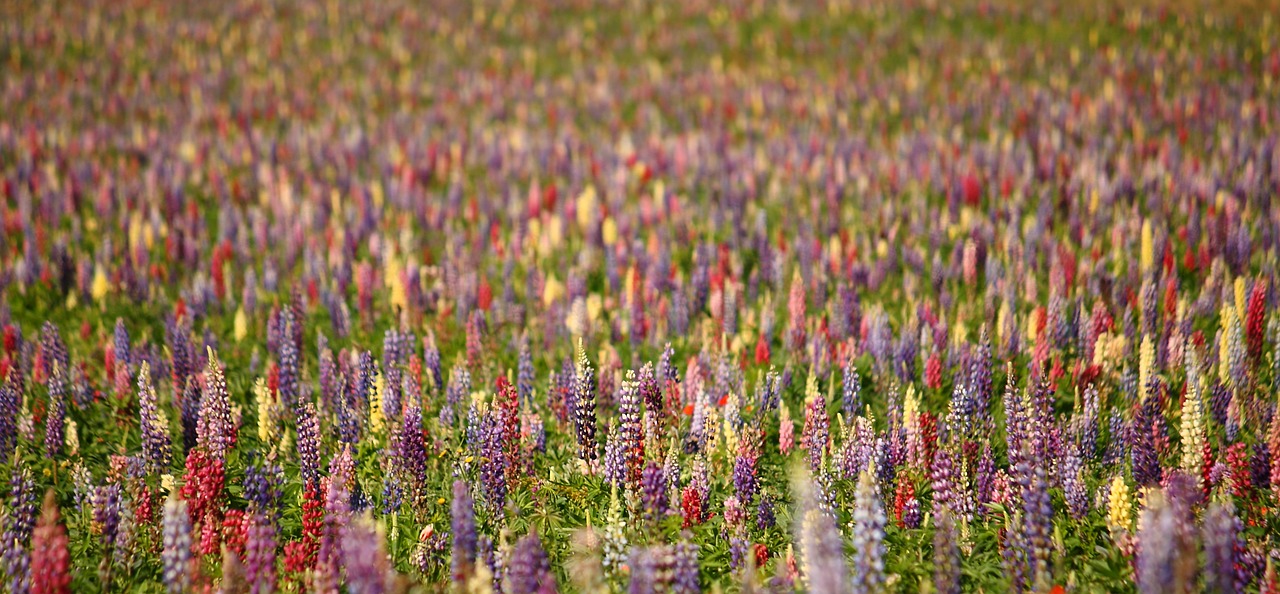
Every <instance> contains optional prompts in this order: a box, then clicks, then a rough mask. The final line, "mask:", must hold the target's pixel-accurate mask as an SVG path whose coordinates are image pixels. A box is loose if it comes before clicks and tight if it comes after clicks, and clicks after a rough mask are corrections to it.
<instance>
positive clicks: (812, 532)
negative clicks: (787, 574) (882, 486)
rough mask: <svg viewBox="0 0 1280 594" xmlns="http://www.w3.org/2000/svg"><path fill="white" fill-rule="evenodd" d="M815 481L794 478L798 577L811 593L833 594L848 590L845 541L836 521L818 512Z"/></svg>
mask: <svg viewBox="0 0 1280 594" xmlns="http://www.w3.org/2000/svg"><path fill="white" fill-rule="evenodd" d="M815 482H816V481H813V480H811V479H808V478H807V477H804V476H802V475H800V474H797V475H796V476H793V478H792V481H791V483H792V488H793V489H794V490H795V491H796V492H797V493H798V501H799V503H798V505H797V509H796V514H797V515H798V516H799V521H798V522H796V528H797V533H796V542H797V544H799V549H800V561H801V567H802V569H801V575H802V576H803V579H804V582H805V585H806V587H807V588H808V590H809V591H810V592H815V593H820V594H836V593H840V592H846V591H848V584H849V568H848V566H847V565H846V564H845V559H844V542H843V538H842V537H841V536H840V532H839V530H837V529H836V524H835V520H834V519H833V518H832V517H831V515H830V514H829V513H827V512H825V511H823V510H822V509H821V507H819V506H820V500H819V499H818V494H817V493H815V489H816V488H818V485H816V484H814V483H815Z"/></svg>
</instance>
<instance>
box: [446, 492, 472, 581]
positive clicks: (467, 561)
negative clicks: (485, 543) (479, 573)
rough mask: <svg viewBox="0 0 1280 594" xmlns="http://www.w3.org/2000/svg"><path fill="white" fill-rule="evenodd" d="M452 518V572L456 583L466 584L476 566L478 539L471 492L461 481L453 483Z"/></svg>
mask: <svg viewBox="0 0 1280 594" xmlns="http://www.w3.org/2000/svg"><path fill="white" fill-rule="evenodd" d="M452 516H453V520H452V528H453V558H452V559H453V560H452V562H451V569H450V571H451V573H452V575H453V581H454V582H455V583H459V582H466V580H467V578H469V577H470V576H471V572H472V568H473V567H474V566H475V561H476V550H477V544H478V538H477V536H476V519H475V509H474V508H473V506H472V503H471V490H470V489H468V488H467V483H465V482H463V481H460V480H458V481H454V482H453V504H452Z"/></svg>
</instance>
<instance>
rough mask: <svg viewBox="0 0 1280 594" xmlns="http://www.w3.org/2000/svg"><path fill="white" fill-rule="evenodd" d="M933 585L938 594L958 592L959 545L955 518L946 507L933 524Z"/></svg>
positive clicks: (955, 593)
mask: <svg viewBox="0 0 1280 594" xmlns="http://www.w3.org/2000/svg"><path fill="white" fill-rule="evenodd" d="M933 587H934V589H935V590H936V591H937V592H938V593H939V594H958V593H959V592H960V546H959V543H958V542H957V539H956V525H955V520H953V519H952V516H951V513H950V512H949V511H948V510H947V509H946V508H943V509H942V510H941V511H939V512H938V514H937V517H936V518H935V524H934V531H933Z"/></svg>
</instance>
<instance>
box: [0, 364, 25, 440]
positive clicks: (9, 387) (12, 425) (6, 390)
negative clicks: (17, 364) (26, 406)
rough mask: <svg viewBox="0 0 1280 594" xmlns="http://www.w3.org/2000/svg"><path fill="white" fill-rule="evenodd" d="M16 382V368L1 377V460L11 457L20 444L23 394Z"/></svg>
mask: <svg viewBox="0 0 1280 594" xmlns="http://www.w3.org/2000/svg"><path fill="white" fill-rule="evenodd" d="M16 382H17V375H16V372H15V371H14V370H10V371H9V373H7V374H5V377H3V378H0V460H8V459H10V458H11V457H12V456H13V451H14V448H16V447H17V445H18V417H19V414H21V412H22V395H21V394H20V393H19V390H18V386H17V385H16Z"/></svg>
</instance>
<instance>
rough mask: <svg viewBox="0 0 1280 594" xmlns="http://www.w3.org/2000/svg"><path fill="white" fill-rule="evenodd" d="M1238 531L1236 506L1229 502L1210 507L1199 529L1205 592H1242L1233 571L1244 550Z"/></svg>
mask: <svg viewBox="0 0 1280 594" xmlns="http://www.w3.org/2000/svg"><path fill="white" fill-rule="evenodd" d="M1241 529H1242V525H1241V522H1240V520H1239V518H1237V517H1236V513H1235V506H1234V505H1232V504H1231V502H1230V501H1226V502H1224V503H1219V502H1215V503H1213V504H1211V505H1210V506H1209V509H1208V511H1207V512H1206V513H1205V516H1204V526H1203V528H1202V535H1203V542H1204V553H1205V564H1204V570H1205V587H1206V590H1208V591H1211V592H1221V593H1226V592H1240V591H1242V590H1243V589H1244V586H1245V584H1244V583H1242V582H1241V581H1240V580H1239V577H1238V574H1237V570H1236V568H1237V567H1238V566H1239V565H1240V564H1241V561H1242V559H1241V558H1240V557H1241V555H1240V552H1241V551H1243V550H1244V548H1245V547H1244V540H1243V539H1242V538H1241V534H1240V533H1241Z"/></svg>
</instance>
